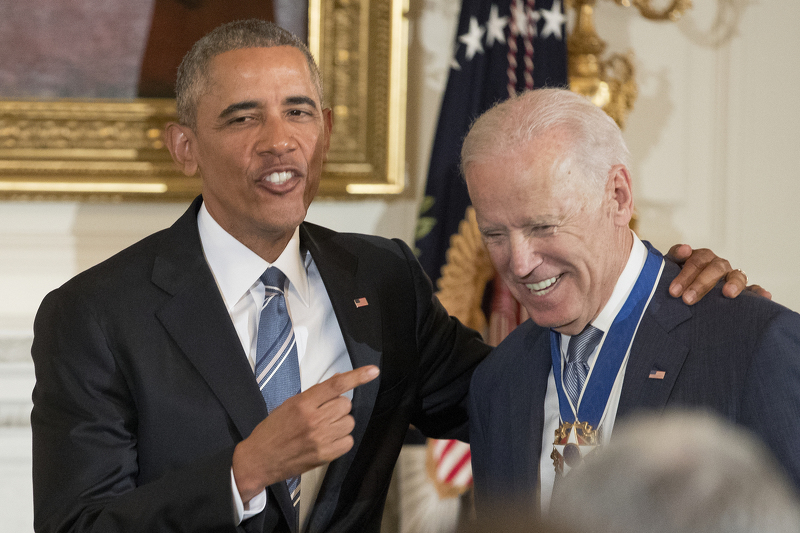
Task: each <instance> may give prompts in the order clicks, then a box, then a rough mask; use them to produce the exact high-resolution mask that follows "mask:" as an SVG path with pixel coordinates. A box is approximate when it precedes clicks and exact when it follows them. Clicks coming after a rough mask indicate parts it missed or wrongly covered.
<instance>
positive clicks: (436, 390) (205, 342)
mask: <svg viewBox="0 0 800 533" xmlns="http://www.w3.org/2000/svg"><path fill="white" fill-rule="evenodd" d="M199 206H200V198H198V199H197V200H196V201H195V202H194V203H193V204H192V206H191V207H190V208H189V210H188V211H187V212H186V213H185V214H184V215H183V216H182V217H181V218H180V219H179V220H178V221H177V222H176V223H175V224H174V225H173V226H172V227H171V228H169V229H166V230H164V231H162V232H159V233H156V234H154V235H152V236H150V237H148V238H146V239H144V240H143V241H141V242H139V243H137V244H135V245H133V246H132V247H130V248H128V249H126V250H124V251H122V252H120V253H119V254H117V255H116V256H114V257H112V258H111V259H109V260H107V261H105V262H103V263H101V264H100V265H98V266H96V267H94V268H92V269H90V270H88V271H86V272H84V273H82V274H80V275H78V276H76V277H75V278H73V279H72V280H71V281H69V282H67V283H66V284H65V285H64V286H62V287H61V288H59V289H57V290H55V291H53V292H52V293H51V294H49V295H48V296H47V297H46V298H45V300H44V302H43V303H42V305H41V308H40V310H39V312H38V314H37V318H36V322H35V326H34V330H35V331H34V333H35V335H34V344H33V350H32V352H33V359H34V363H35V367H36V379H37V381H36V386H35V389H34V393H33V401H34V407H33V412H32V415H31V422H32V427H33V484H34V515H35V517H34V526H35V529H36V531H39V532H44V531H47V532H56V531H58V532H66V531H71V532H79V531H81V532H83V531H97V532H102V533H112V532H122V531H126V532H128V531H131V532H132V531H142V532H149V533H153V532H166V531H170V532H173V531H174V532H177V531H187V532H201V531H236V530H238V531H248V532H265V531H289V530H290V527H289V526H288V524H287V520H286V518H285V517H286V515H287V513H288V512H289V510H290V506H291V503H290V499H289V495H288V492H287V489H286V484H285V483H283V482H281V483H276V484H275V485H273V486H271V487H269V490H268V504H267V508H266V510H265V511H264V512H263V513H260V514H259V515H257V516H256V517H254V518H252V519H250V520H246V521H245V522H244V523H243V524H242V525H241V526H240V527H239V528H236V527H234V525H233V503H232V495H231V489H230V487H231V482H230V468H231V458H232V455H233V450H234V447H235V445H236V444H237V443H238V442H240V441H241V440H242V439H244V438H246V437H247V436H248V435H250V433H251V432H252V430H253V428H255V426H256V425H257V424H258V423H259V422H261V421H262V420H263V419H264V417H266V416H267V412H266V407H265V405H264V400H263V398H262V396H261V393H260V391H259V389H258V386H257V384H256V381H255V378H254V376H253V372H252V370H251V368H250V365H249V363H248V361H247V358H246V356H245V354H244V351H243V350H242V346H241V343H240V341H239V338H238V337H237V335H236V332H235V330H234V327H233V324H232V323H231V320H230V317H229V315H228V313H227V311H226V309H225V306H224V304H223V301H222V297H221V295H220V293H219V290H218V289H217V286H216V283H215V281H214V278H213V276H212V274H211V271H210V269H209V268H208V265H207V264H206V261H205V259H204V257H203V252H202V248H201V244H200V239H199V234H198V230H197V210H198V209H199ZM300 231H301V233H300V234H301V245H302V246H303V247H305V248H306V249H308V250H309V252H310V253H311V256H312V257H313V259H314V261H315V263H316V265H317V267H318V269H319V272H320V275H321V277H322V280H323V282H324V284H325V287H326V289H327V291H328V293H329V295H330V299H331V302H332V304H333V310H334V312H335V314H336V318H337V320H338V322H339V325H340V327H341V330H342V334H343V335H344V340H345V345H346V346H347V350H348V352H349V354H350V357H351V360H352V363H353V367H360V366H363V365H367V364H374V365H378V366H379V367H380V368H381V375H380V377H379V378H378V379H376V380H374V381H372V382H370V383H368V384H366V385H363V386H361V387H358V388H356V389H355V391H354V397H353V407H352V414H353V416H354V418H355V422H356V424H355V429H354V430H353V432H352V435H353V438H354V441H355V444H354V446H353V448H352V449H351V450H350V452H348V453H347V454H345V455H344V456H342V457H340V458H339V459H337V460H335V461H333V462H332V463H331V464H330V465H329V468H328V471H327V474H326V476H325V479H324V480H323V483H322V486H321V488H320V492H319V496H318V498H317V501H316V505H315V506H314V508H313V510H312V512H311V515H310V517H309V531H313V532H316V531H375V532H377V531H378V530H379V527H380V520H381V514H382V510H383V503H384V500H385V498H386V493H387V490H388V486H389V481H390V478H391V474H392V468H393V466H394V463H395V460H396V458H397V455H398V453H399V451H400V448H401V446H402V443H403V438H404V436H405V433H406V431H407V429H408V426H409V424H414V425H416V426H417V427H419V428H420V429H421V430H422V431H423V432H426V433H427V434H429V435H431V436H441V437H461V438H466V436H467V435H466V431H467V429H466V422H467V400H468V395H467V389H468V386H469V381H470V376H471V374H472V372H473V370H474V368H475V367H476V366H477V364H478V362H479V361H480V360H481V359H483V358H484V357H485V355H486V354H487V352H488V351H489V348H488V347H486V345H484V344H483V343H482V342H481V341H480V338H479V336H478V335H477V334H476V333H475V332H473V331H472V330H468V329H467V328H465V327H463V326H462V325H461V324H460V323H458V321H457V320H455V319H452V318H450V317H449V316H448V315H447V313H446V312H445V310H444V308H443V307H442V306H441V305H440V304H439V302H438V300H437V299H436V298H435V297H434V296H433V288H432V286H431V283H430V280H429V279H428V278H427V277H426V276H425V275H424V273H423V271H422V269H421V268H420V266H419V264H418V263H417V261H416V259H415V258H414V256H413V254H412V252H411V251H410V250H409V249H408V247H407V246H405V245H404V244H403V243H402V242H401V241H391V240H387V239H381V238H377V237H368V236H363V235H352V234H338V233H335V232H333V231H330V230H327V229H325V228H321V227H319V226H315V225H312V224H303V225H302V226H301V230H300ZM357 298H366V300H367V302H368V305H367V306H362V307H356V306H355V304H354V300H355V299H357Z"/></svg>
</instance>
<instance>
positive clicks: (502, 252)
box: [484, 242, 509, 278]
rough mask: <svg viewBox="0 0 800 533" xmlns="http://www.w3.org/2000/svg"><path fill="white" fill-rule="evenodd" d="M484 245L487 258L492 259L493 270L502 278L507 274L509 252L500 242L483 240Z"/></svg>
mask: <svg viewBox="0 0 800 533" xmlns="http://www.w3.org/2000/svg"><path fill="white" fill-rule="evenodd" d="M484 246H485V247H486V250H487V251H488V252H489V259H490V260H491V261H492V265H494V268H495V270H497V272H499V273H500V275H501V276H502V277H503V278H506V276H507V275H508V274H509V272H508V257H509V252H508V248H507V247H506V246H502V245H500V244H496V243H494V244H486V243H485V242H484Z"/></svg>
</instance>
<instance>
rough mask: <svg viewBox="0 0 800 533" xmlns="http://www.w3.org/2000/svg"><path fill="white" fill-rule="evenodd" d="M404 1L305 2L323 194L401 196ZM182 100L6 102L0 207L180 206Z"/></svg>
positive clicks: (188, 186) (184, 194) (184, 183)
mask: <svg viewBox="0 0 800 533" xmlns="http://www.w3.org/2000/svg"><path fill="white" fill-rule="evenodd" d="M407 12H408V0H338V1H336V2H333V1H327V0H310V1H309V33H308V35H309V48H310V49H311V52H312V53H313V54H314V57H315V58H317V61H318V62H319V66H320V70H321V72H322V77H323V80H324V83H325V95H326V104H327V105H328V106H330V107H331V108H332V109H333V114H334V132H333V136H332V138H331V150H330V152H329V154H328V162H327V163H326V165H325V167H324V169H323V175H322V180H321V182H320V188H319V195H320V196H323V197H329V198H346V197H349V198H353V197H354V196H355V197H358V196H375V195H398V194H401V193H402V192H403V191H404V190H405V121H406V108H405V106H406V72H407V70H406V69H407V60H408V57H407V51H408V20H407ZM174 119H175V101H174V100H170V99H147V98H142V99H135V100H122V101H120V100H0V199H22V200H36V199H80V200H104V201H106V200H161V201H181V200H186V199H189V198H192V197H194V196H196V195H197V194H199V192H200V180H199V178H197V177H186V176H184V175H183V174H182V173H181V172H179V171H178V170H177V169H176V167H175V166H174V165H173V163H172V159H171V157H170V155H169V152H168V151H167V149H166V148H165V147H164V144H163V141H162V138H161V133H162V130H163V127H164V124H165V123H166V122H168V121H170V120H174Z"/></svg>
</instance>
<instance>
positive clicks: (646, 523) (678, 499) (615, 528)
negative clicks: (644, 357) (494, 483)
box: [549, 411, 800, 533]
mask: <svg viewBox="0 0 800 533" xmlns="http://www.w3.org/2000/svg"><path fill="white" fill-rule="evenodd" d="M549 518H550V521H552V522H553V523H557V524H559V525H563V526H565V527H568V528H570V529H572V530H574V531H590V532H593V533H640V532H642V531H648V532H650V533H699V532H702V533H764V532H769V533H795V532H797V531H800V499H798V497H797V493H796V492H795V490H794V487H793V486H792V484H791V483H789V480H788V479H787V477H786V475H785V473H784V472H783V471H782V469H781V468H780V466H779V465H778V464H777V463H776V462H775V459H774V457H773V456H772V453H770V451H769V450H768V449H767V448H766V447H765V446H764V444H763V443H762V442H761V441H760V440H759V439H757V438H756V437H754V436H753V435H752V434H750V432H748V431H745V430H743V429H742V428H741V427H737V426H734V425H732V424H730V423H727V422H725V421H724V420H723V419H722V418H720V417H718V416H716V415H713V414H711V413H707V412H690V411H685V412H684V411H677V412H669V413H667V414H664V415H663V416H658V415H649V416H648V415H647V414H640V415H636V416H633V417H631V418H629V419H627V420H625V421H623V422H620V425H619V428H617V429H616V430H615V432H614V438H613V439H612V440H611V442H610V443H609V444H608V446H606V447H604V448H601V449H599V450H598V451H597V452H596V453H595V454H592V455H590V456H589V457H587V458H586V461H585V462H584V464H582V465H581V466H578V467H577V468H576V469H575V470H574V471H573V472H571V473H570V475H568V476H566V477H565V478H564V480H563V483H560V484H559V485H558V488H557V490H556V493H555V495H554V498H553V505H552V506H551V508H550V515H549Z"/></svg>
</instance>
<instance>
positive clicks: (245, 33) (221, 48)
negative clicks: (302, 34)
mask: <svg viewBox="0 0 800 533" xmlns="http://www.w3.org/2000/svg"><path fill="white" fill-rule="evenodd" d="M273 46H293V47H294V48H297V49H298V50H300V51H301V52H303V55H304V56H305V57H306V62H307V63H308V68H309V71H310V72H311V81H312V82H313V83H314V85H315V87H316V89H317V93H318V96H319V99H320V105H322V81H321V79H320V73H319V67H317V63H316V62H315V61H314V57H313V56H312V55H311V52H310V51H309V50H308V47H307V46H306V45H305V43H303V41H301V40H300V39H299V38H297V36H295V35H294V34H292V33H291V32H288V31H286V30H284V29H283V28H281V27H280V26H278V25H277V24H273V23H272V22H267V21H265V20H259V19H249V20H237V21H235V22H229V23H227V24H223V25H222V26H218V27H217V28H215V29H214V30H212V31H211V32H209V33H208V34H206V35H205V36H204V37H202V38H201V39H200V40H199V41H197V42H196V43H194V45H193V46H192V49H191V50H189V52H188V53H187V54H186V55H185V56H184V57H183V61H181V64H180V66H179V67H178V79H177V81H176V83H175V95H176V99H177V108H178V120H179V121H180V123H181V124H183V125H185V126H189V127H190V128H194V127H195V126H196V122H197V100H198V98H199V97H200V94H201V93H202V91H203V90H204V88H205V85H206V82H207V81H208V65H209V63H210V62H211V60H212V59H213V58H214V57H216V56H218V55H219V54H222V53H225V52H230V51H232V50H240V49H242V48H271V47H273Z"/></svg>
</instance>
